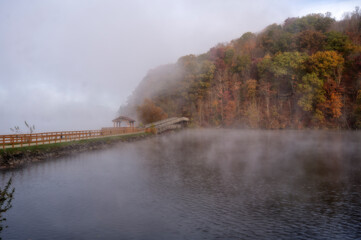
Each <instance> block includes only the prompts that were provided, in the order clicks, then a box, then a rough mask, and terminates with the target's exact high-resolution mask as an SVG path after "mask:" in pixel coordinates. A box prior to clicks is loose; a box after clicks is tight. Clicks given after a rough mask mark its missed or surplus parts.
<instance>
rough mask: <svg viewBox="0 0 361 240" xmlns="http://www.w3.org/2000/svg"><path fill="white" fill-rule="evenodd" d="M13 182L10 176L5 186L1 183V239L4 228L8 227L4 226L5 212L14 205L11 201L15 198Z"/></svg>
mask: <svg viewBox="0 0 361 240" xmlns="http://www.w3.org/2000/svg"><path fill="white" fill-rule="evenodd" d="M11 182H12V179H11V178H10V179H9V181H8V182H7V184H6V185H5V186H4V187H2V186H1V185H0V240H1V239H2V238H1V232H2V230H3V229H4V228H7V227H8V226H6V225H5V226H4V222H5V221H6V218H5V217H4V214H5V213H6V212H7V211H8V210H9V209H10V208H11V207H12V205H11V202H12V200H13V199H14V192H15V188H11Z"/></svg>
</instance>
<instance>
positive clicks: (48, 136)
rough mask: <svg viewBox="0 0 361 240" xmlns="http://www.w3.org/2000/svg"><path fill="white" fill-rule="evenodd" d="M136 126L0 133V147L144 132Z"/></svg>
mask: <svg viewBox="0 0 361 240" xmlns="http://www.w3.org/2000/svg"><path fill="white" fill-rule="evenodd" d="M142 131H144V130H143V129H139V128H135V127H120V128H102V129H101V130H87V131H65V132H45V133H33V134H11V135H0V148H2V149H5V148H14V147H23V146H32V145H39V144H49V143H59V142H68V141H75V140H82V139H89V138H99V137H105V136H112V135H120V134H127V133H137V132H142Z"/></svg>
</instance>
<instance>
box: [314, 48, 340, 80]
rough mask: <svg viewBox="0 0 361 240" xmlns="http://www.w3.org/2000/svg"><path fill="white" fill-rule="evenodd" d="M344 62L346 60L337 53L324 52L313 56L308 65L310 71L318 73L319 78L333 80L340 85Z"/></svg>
mask: <svg viewBox="0 0 361 240" xmlns="http://www.w3.org/2000/svg"><path fill="white" fill-rule="evenodd" d="M344 62H345V60H344V58H343V57H342V56H341V55H340V54H338V53H337V52H336V51H323V52H316V53H315V54H313V55H312V56H311V57H310V58H309V60H308V65H309V69H310V71H311V72H314V73H316V74H317V75H318V77H319V78H322V79H328V78H332V79H335V80H337V82H338V84H339V83H340V80H341V79H340V76H341V74H342V71H343V67H344Z"/></svg>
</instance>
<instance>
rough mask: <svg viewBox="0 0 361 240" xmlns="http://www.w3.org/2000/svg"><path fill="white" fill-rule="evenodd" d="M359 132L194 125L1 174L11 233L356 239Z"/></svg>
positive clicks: (360, 201)
mask: <svg viewBox="0 0 361 240" xmlns="http://www.w3.org/2000/svg"><path fill="white" fill-rule="evenodd" d="M360 144H361V134H360V133H359V132H349V131H256V130H255V131H252V130H186V131H182V132H178V133H172V134H168V135H163V136H157V137H154V138H151V139H148V140H143V141H139V142H135V143H121V144H119V145H118V146H116V147H114V148H111V149H108V150H102V151H93V152H89V153H84V154H77V155H74V156H71V157H67V158H62V159H58V160H53V161H48V162H40V163H36V164H33V165H31V166H27V167H24V168H22V169H18V170H13V171H6V172H2V173H0V174H1V175H0V180H1V183H3V182H6V181H7V179H9V178H10V177H11V176H12V178H13V187H15V195H14V196H15V199H14V201H13V208H11V209H10V210H9V211H8V212H7V213H6V215H5V217H7V221H6V224H7V225H8V226H9V227H8V228H7V229H4V230H3V232H2V233H0V236H1V237H3V239H330V238H331V239H356V238H360V236H361V225H360V222H361V148H360Z"/></svg>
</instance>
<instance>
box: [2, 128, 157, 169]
mask: <svg viewBox="0 0 361 240" xmlns="http://www.w3.org/2000/svg"><path fill="white" fill-rule="evenodd" d="M150 135H152V134H151V133H131V134H126V135H118V136H109V137H103V138H92V139H84V140H78V141H71V142H62V143H51V144H42V145H38V146H24V147H17V148H7V149H1V150H0V169H9V168H15V167H19V166H22V165H24V164H28V163H30V162H38V161H44V160H48V159H55V158H59V157H62V156H66V155H70V154H73V153H79V152H85V151H91V150H97V149H104V148H107V147H110V146H112V145H114V144H116V143H118V142H132V141H137V140H140V139H144V138H146V137H148V136H150Z"/></svg>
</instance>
